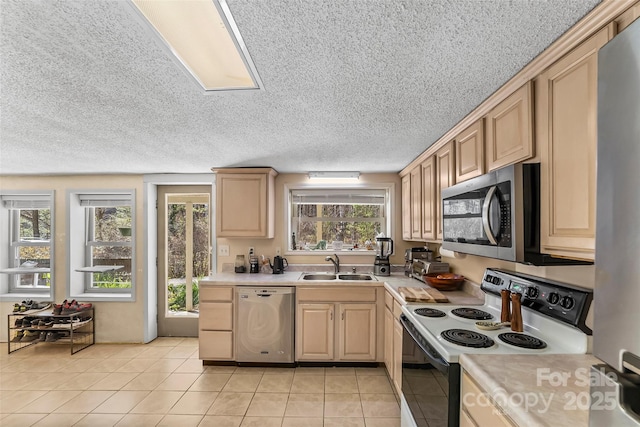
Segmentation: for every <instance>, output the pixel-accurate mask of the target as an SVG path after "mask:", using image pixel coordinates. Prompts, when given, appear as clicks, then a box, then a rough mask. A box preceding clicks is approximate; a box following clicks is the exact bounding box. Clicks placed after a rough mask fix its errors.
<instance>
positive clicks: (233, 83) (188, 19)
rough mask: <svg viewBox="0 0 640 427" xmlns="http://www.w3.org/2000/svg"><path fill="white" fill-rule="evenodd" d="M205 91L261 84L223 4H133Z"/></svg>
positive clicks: (169, 0)
mask: <svg viewBox="0 0 640 427" xmlns="http://www.w3.org/2000/svg"><path fill="white" fill-rule="evenodd" d="M131 2H132V3H133V4H134V5H135V6H136V8H137V10H139V11H140V13H141V14H142V15H143V16H144V17H145V18H146V20H147V21H148V22H149V23H150V24H151V25H152V27H153V28H154V29H155V31H156V32H157V34H158V35H159V36H160V38H161V39H162V40H163V41H164V43H165V44H166V45H167V47H168V48H169V49H170V50H171V52H172V53H173V55H175V56H176V57H177V58H178V60H179V61H180V63H182V65H183V66H184V67H185V68H186V69H187V70H188V71H189V72H190V73H191V75H193V77H194V78H195V79H196V80H197V81H198V83H200V85H201V86H202V87H203V88H204V89H205V90H207V91H215V90H230V89H260V86H261V85H262V82H261V81H260V78H259V77H258V73H257V71H256V69H255V66H254V65H253V62H252V61H251V58H250V57H249V52H248V51H247V48H246V46H245V45H244V42H243V41H242V37H241V36H240V32H239V31H238V27H237V26H236V24H235V22H234V21H233V17H232V16H231V12H230V10H229V7H228V6H227V4H226V2H225V1H224V0H131Z"/></svg>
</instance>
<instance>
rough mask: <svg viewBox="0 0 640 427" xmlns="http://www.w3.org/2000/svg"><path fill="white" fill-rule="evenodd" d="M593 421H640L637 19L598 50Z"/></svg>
mask: <svg viewBox="0 0 640 427" xmlns="http://www.w3.org/2000/svg"><path fill="white" fill-rule="evenodd" d="M597 191H598V193H597V216H596V218H597V230H596V289H595V297H594V301H595V312H594V328H593V353H594V355H595V356H596V357H598V358H599V359H601V360H602V361H603V362H604V364H603V365H596V366H594V367H593V368H592V371H591V372H592V377H591V410H590V414H589V424H590V425H591V426H594V427H595V426H598V427H600V426H616V427H626V426H640V20H637V21H636V22H635V23H633V24H631V25H630V26H629V27H627V28H626V29H625V30H624V31H622V32H621V33H620V34H619V35H618V36H616V37H615V38H614V39H612V40H611V41H610V42H609V43H608V44H607V45H605V46H604V47H603V48H602V49H601V50H600V52H599V53H598V187H597Z"/></svg>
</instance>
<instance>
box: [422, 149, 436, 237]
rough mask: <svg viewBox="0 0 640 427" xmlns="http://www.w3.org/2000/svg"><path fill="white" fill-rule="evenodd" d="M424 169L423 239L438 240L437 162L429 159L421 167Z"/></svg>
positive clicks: (431, 158) (432, 158) (433, 158)
mask: <svg viewBox="0 0 640 427" xmlns="http://www.w3.org/2000/svg"><path fill="white" fill-rule="evenodd" d="M420 168H421V169H422V195H421V199H422V227H421V228H422V236H421V237H422V239H424V240H435V238H436V203H437V202H436V193H437V191H436V161H435V157H433V156H432V157H429V158H428V159H427V160H425V161H424V162H422V164H421V165H420Z"/></svg>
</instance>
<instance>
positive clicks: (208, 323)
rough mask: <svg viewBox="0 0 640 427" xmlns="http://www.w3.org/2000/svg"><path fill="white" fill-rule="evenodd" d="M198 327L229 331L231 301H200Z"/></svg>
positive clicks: (231, 323) (231, 314)
mask: <svg viewBox="0 0 640 427" xmlns="http://www.w3.org/2000/svg"><path fill="white" fill-rule="evenodd" d="M198 327H199V329H200V330H201V331H202V330H216V331H230V330H231V329H233V303H232V302H201V303H200V319H199V322H198Z"/></svg>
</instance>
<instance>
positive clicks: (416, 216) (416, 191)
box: [409, 166, 422, 240]
mask: <svg viewBox="0 0 640 427" xmlns="http://www.w3.org/2000/svg"><path fill="white" fill-rule="evenodd" d="M409 180H410V181H411V205H410V206H411V240H416V239H421V238H422V228H421V221H422V185H421V181H422V172H421V170H420V166H416V167H415V168H414V169H413V170H412V171H411V172H410V173H409Z"/></svg>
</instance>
